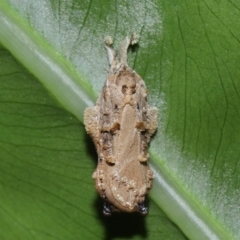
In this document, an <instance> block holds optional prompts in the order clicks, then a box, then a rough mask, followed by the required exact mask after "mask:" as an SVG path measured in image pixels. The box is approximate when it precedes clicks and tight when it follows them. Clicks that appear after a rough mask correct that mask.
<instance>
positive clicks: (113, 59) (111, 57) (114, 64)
mask: <svg viewBox="0 0 240 240" xmlns="http://www.w3.org/2000/svg"><path fill="white" fill-rule="evenodd" d="M104 42H105V48H106V50H107V55H108V61H109V64H110V66H111V70H112V71H114V69H117V68H118V65H119V62H118V60H117V53H116V52H115V51H114V50H113V49H112V48H111V45H112V44H113V40H112V38H111V37H110V36H106V37H105V41H104Z"/></svg>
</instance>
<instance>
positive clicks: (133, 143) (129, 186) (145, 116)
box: [84, 34, 157, 215]
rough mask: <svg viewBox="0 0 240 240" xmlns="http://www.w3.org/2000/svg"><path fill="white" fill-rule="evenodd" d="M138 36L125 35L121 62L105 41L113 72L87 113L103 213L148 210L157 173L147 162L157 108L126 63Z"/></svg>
mask: <svg viewBox="0 0 240 240" xmlns="http://www.w3.org/2000/svg"><path fill="white" fill-rule="evenodd" d="M136 39H137V36H136V35H135V34H133V35H132V37H131V38H129V37H126V39H125V40H124V41H123V42H122V45H121V47H120V51H119V55H120V59H119V60H118V58H117V54H116V52H115V51H114V50H113V49H112V48H111V47H110V46H111V44H112V40H111V38H110V37H107V38H106V39H105V43H106V46H105V47H106V49H107V52H108V58H109V62H110V65H111V69H110V73H109V75H108V77H107V80H106V82H105V85H104V87H103V89H102V92H101V95H100V96H99V98H98V100H97V103H96V106H94V107H90V108H87V109H86V110H85V113H84V124H85V127H86V131H87V133H88V134H90V136H91V137H92V139H93V141H94V144H95V146H96V149H97V153H98V166H97V168H96V170H95V172H94V173H93V178H94V179H95V186H96V189H97V191H98V192H99V194H100V196H101V197H102V198H103V199H104V206H103V213H104V214H106V215H110V214H111V213H112V212H113V211H124V212H135V211H138V212H140V213H142V214H144V215H145V214H147V211H148V209H147V207H145V196H146V194H147V193H148V192H149V190H150V189H151V187H152V180H153V172H152V170H151V169H150V168H149V165H148V163H147V159H148V152H147V150H148V143H149V141H150V138H151V136H152V135H153V134H154V132H155V131H156V128H157V109H156V108H153V107H150V106H149V105H148V103H147V89H146V86H145V83H144V81H143V80H142V79H141V77H140V76H139V75H138V74H137V73H136V72H135V71H133V70H132V69H131V68H130V67H128V65H127V50H128V47H129V45H130V44H135V43H136Z"/></svg>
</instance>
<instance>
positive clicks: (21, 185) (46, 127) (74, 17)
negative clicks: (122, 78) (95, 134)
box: [0, 0, 240, 239]
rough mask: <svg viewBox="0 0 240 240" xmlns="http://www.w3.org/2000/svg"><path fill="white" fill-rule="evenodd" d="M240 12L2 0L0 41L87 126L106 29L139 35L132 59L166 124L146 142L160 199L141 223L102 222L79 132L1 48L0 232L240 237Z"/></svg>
mask: <svg viewBox="0 0 240 240" xmlns="http://www.w3.org/2000/svg"><path fill="white" fill-rule="evenodd" d="M14 8H15V9H16V10H13V9H14ZM239 9H240V6H239V4H238V2H237V1H226V0H224V1H213V0H210V1H203V2H198V1H186V0H185V1H172V2H169V1H160V0H155V1H142V0H140V1H128V2H125V1H122V2H120V1H93V0H92V1H77V0H71V1H67V0H63V1H47V0H46V1H45V0H44V1H26V0H25V1H23V0H18V1H17V0H9V1H5V0H2V1H1V2H0V41H1V43H2V44H3V45H4V46H5V47H6V48H7V49H8V50H9V51H10V52H11V53H12V54H13V55H14V56H15V57H16V58H17V59H18V61H19V62H20V63H21V64H23V65H24V66H25V67H26V68H27V69H28V70H29V71H30V72H32V73H33V74H34V75H35V76H36V77H37V78H38V80H39V81H40V82H42V83H43V85H45V87H46V88H47V89H48V90H49V92H50V93H51V94H52V95H54V96H55V98H56V99H57V100H58V101H59V102H60V103H61V105H63V106H64V107H65V108H66V109H67V110H68V111H70V112H71V113H72V114H74V115H75V116H76V117H77V118H78V119H79V120H80V121H82V116H83V110H84V108H85V107H86V106H89V105H92V104H93V102H94V101H95V99H96V96H97V94H96V93H97V92H99V91H100V90H101V86H102V85H103V82H104V80H105V78H106V72H105V69H104V68H105V67H107V59H106V54H105V51H104V48H103V45H102V39H103V37H104V35H106V34H108V35H112V36H113V37H114V39H116V46H117V44H118V42H119V41H121V40H122V39H123V38H124V37H125V36H126V35H128V34H130V33H132V32H136V33H139V34H140V35H141V41H140V44H139V47H138V49H137V50H136V51H133V52H130V53H129V65H130V66H132V67H133V68H134V69H135V70H136V71H137V72H138V73H139V74H140V75H141V76H142V77H143V79H144V80H145V82H146V84H147V87H148V89H149V93H150V94H149V100H150V103H151V104H152V105H155V106H157V107H158V108H159V129H158V132H157V134H156V135H155V137H154V140H153V141H152V142H151V148H150V153H151V163H152V166H153V168H154V170H155V175H156V180H155V183H154V188H153V190H152V192H151V197H152V199H154V201H155V203H157V205H156V206H155V205H154V204H153V203H151V205H150V214H149V216H148V217H147V218H146V219H143V218H141V217H139V216H138V215H137V216H136V215H133V216H131V217H129V216H128V217H126V216H115V217H113V218H112V219H104V218H103V217H102V215H101V213H100V211H101V203H100V204H99V198H98V197H97V195H96V193H95V191H94V187H93V182H92V179H91V173H92V172H93V169H94V165H95V164H96V163H95V162H94V159H96V156H95V155H92V152H93V148H94V147H93V145H92V143H91V141H90V140H89V138H88V137H87V136H86V133H85V131H84V127H83V126H82V125H81V124H80V123H79V122H78V121H77V120H76V119H75V118H74V117H73V116H72V115H70V114H68V113H66V112H65V111H64V110H63V109H61V107H60V106H59V105H58V104H57V103H56V102H55V101H54V100H53V99H52V98H51V97H49V96H48V94H47V93H46V91H45V90H44V89H43V88H42V87H41V86H40V85H39V83H38V82H37V80H36V79H35V78H34V77H33V76H32V75H31V74H30V73H29V72H27V71H26V70H25V69H24V68H23V67H21V65H19V64H18V63H16V61H15V60H14V59H13V58H12V57H11V56H10V55H9V53H8V52H6V51H5V50H3V49H1V55H0V61H1V67H0V77H1V82H0V86H1V87H0V89H1V95H0V100H1V103H2V104H1V116H0V123H1V124H0V132H1V134H0V136H1V150H0V159H1V162H0V171H1V175H0V193H1V196H3V197H1V200H0V206H1V208H0V209H1V210H0V211H1V216H3V217H2V218H1V220H0V226H2V228H1V229H3V231H1V233H0V236H1V237H2V238H3V239H14V238H17V237H18V238H20V239H30V238H31V239H34V238H36V239H51V238H52V239H53V238H58V239H99V238H100V239H101V238H104V235H105V238H118V239H120V238H121V239H125V238H128V237H133V238H136V239H142V238H147V239H185V237H184V235H183V234H182V232H183V233H184V234H185V235H186V236H187V237H188V238H190V239H239V236H240V232H239V229H240V228H239V225H240V223H239V217H238V216H239V213H240V212H239V211H240V210H239V209H240V208H239V205H240V204H239V200H238V199H239V195H240V191H239V178H238V175H239V167H238V166H239V158H238V156H239V146H238V145H239V144H238V143H239V140H240V131H239V129H238V127H237V126H238V125H239V114H238V105H239V99H240V98H239V96H240V94H239V93H238V89H239V81H238V78H239V75H240V74H239V73H240V72H239V64H238V60H239V51H238V49H239V42H240V41H239V39H240V36H239V35H240V33H239V31H238V26H239V23H240V19H239ZM159 207H160V208H162V209H163V210H164V211H165V212H166V213H167V215H168V217H169V219H168V218H167V217H166V216H165V215H164V214H163V213H162V212H161V210H160V208H159ZM170 219H171V220H172V221H173V222H174V223H175V224H177V225H178V227H179V228H180V229H181V230H179V229H178V228H176V227H175V226H174V225H173V224H172V223H171V220H170ZM134 222H135V223H136V225H133V223H134ZM124 225H126V226H124ZM122 226H124V228H125V230H126V231H124V230H122V228H123V227H122ZM136 226H138V227H136ZM119 229H120V230H119ZM128 230H130V231H129V232H128ZM181 231H182V232H181Z"/></svg>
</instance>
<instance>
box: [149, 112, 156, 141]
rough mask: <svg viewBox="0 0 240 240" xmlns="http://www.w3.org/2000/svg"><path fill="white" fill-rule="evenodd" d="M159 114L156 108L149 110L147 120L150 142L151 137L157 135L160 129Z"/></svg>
mask: <svg viewBox="0 0 240 240" xmlns="http://www.w3.org/2000/svg"><path fill="white" fill-rule="evenodd" d="M157 113H158V112H157V109H156V108H154V107H152V108H149V109H148V120H147V131H148V141H150V138H151V136H152V135H153V134H154V133H155V131H156V129H157V127H158V121H157Z"/></svg>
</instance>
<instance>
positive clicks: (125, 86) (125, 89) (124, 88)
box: [122, 84, 128, 94]
mask: <svg viewBox="0 0 240 240" xmlns="http://www.w3.org/2000/svg"><path fill="white" fill-rule="evenodd" d="M127 88H128V87H127V85H125V84H124V85H122V93H123V94H126V92H127Z"/></svg>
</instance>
